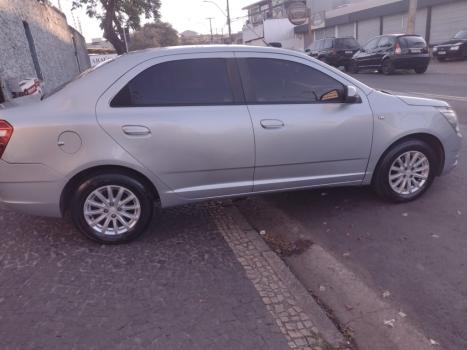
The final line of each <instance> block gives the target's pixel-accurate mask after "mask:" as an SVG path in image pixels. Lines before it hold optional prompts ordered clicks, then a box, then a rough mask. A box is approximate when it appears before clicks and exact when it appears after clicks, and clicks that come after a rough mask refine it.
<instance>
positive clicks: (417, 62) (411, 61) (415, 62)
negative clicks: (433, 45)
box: [391, 54, 430, 69]
mask: <svg viewBox="0 0 467 350" xmlns="http://www.w3.org/2000/svg"><path fill="white" fill-rule="evenodd" d="M391 60H392V62H393V64H394V67H395V68H396V69H413V68H418V67H426V66H428V64H429V63H430V55H428V54H423V55H417V56H402V57H393V58H392V59H391Z"/></svg>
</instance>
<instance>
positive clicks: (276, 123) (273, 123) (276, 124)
mask: <svg viewBox="0 0 467 350" xmlns="http://www.w3.org/2000/svg"><path fill="white" fill-rule="evenodd" d="M261 126H262V127H263V128H264V129H279V128H283V127H284V122H283V121H282V120H279V119H263V120H261Z"/></svg>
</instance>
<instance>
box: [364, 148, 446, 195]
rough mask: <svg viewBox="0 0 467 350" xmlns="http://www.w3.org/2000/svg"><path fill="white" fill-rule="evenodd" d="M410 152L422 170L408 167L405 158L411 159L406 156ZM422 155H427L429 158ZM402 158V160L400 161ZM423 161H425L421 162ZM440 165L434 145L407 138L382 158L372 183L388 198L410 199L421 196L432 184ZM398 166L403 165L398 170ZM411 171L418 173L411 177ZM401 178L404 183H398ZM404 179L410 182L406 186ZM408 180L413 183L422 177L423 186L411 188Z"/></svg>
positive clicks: (420, 181)
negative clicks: (404, 164)
mask: <svg viewBox="0 0 467 350" xmlns="http://www.w3.org/2000/svg"><path fill="white" fill-rule="evenodd" d="M407 154H409V155H411V157H412V158H409V160H410V159H415V161H414V162H415V163H414V165H416V169H418V170H415V171H414V172H412V171H411V169H410V166H409V170H405V169H404V166H403V161H404V159H405V160H406V159H407V158H404V156H406V155H407ZM416 155H418V158H417V157H416ZM420 155H421V156H420ZM422 156H423V157H425V160H423V157H422ZM406 157H407V156H406ZM401 159H402V161H400V160H401ZM419 162H421V164H419V165H417V163H419ZM438 167H439V161H438V157H437V155H436V152H435V151H434V150H433V147H431V146H430V145H429V144H427V143H426V142H425V141H422V140H416V139H412V140H406V141H403V142H401V143H398V144H396V145H394V146H393V147H392V148H390V149H389V151H388V152H386V154H385V155H384V156H383V158H382V159H381V160H380V161H379V163H378V166H377V168H376V171H375V173H374V176H373V181H372V187H373V189H374V190H375V191H376V193H377V194H378V195H379V196H381V197H382V198H384V199H386V200H389V201H392V202H396V203H404V202H409V201H412V200H414V199H417V198H418V197H420V196H421V195H422V194H423V193H425V191H426V190H427V189H428V188H429V187H430V186H431V184H432V183H433V180H434V177H435V174H436V172H437V169H438ZM398 168H399V169H401V171H400V172H398V171H397V170H395V169H398ZM426 168H428V170H426ZM421 169H423V170H421ZM410 174H417V175H414V177H413V178H412V179H410V176H411V175H410ZM423 177H425V178H423ZM391 178H392V179H391ZM406 179H407V180H406ZM408 179H410V180H408ZM413 179H416V180H413ZM398 181H401V183H399V184H398V183H397V182H398ZM404 181H406V186H404ZM408 181H410V184H411V185H414V184H415V181H419V182H417V183H418V184H419V185H420V186H419V187H418V188H416V186H413V187H412V188H409V185H408ZM395 188H396V189H397V188H400V190H399V191H396V190H395Z"/></svg>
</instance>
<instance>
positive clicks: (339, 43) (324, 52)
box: [305, 37, 360, 70]
mask: <svg viewBox="0 0 467 350" xmlns="http://www.w3.org/2000/svg"><path fill="white" fill-rule="evenodd" d="M359 49H360V45H359V44H358V41H357V40H355V39H354V38H351V37H349V38H327V39H318V40H316V41H314V42H313V44H312V45H311V46H310V48H309V49H307V50H305V52H306V53H308V55H310V56H311V57H314V58H317V59H319V60H320V61H323V62H325V63H327V64H329V65H331V66H334V67H341V66H343V67H344V68H345V69H346V70H348V68H349V64H350V60H351V58H352V56H353V55H354V53H355V52H357V51H358V50H359Z"/></svg>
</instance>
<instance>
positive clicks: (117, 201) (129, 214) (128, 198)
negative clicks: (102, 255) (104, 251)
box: [83, 185, 141, 236]
mask: <svg viewBox="0 0 467 350" xmlns="http://www.w3.org/2000/svg"><path fill="white" fill-rule="evenodd" d="M83 211H84V218H85V220H86V223H87V224H88V225H89V226H90V227H91V228H92V229H93V230H94V231H95V232H96V233H98V234H102V235H109V236H116V235H122V234H125V233H127V232H128V231H129V230H131V229H132V228H133V227H134V226H135V225H136V224H137V223H138V220H139V218H140V216H141V203H140V201H139V199H138V197H137V196H136V195H135V194H134V193H133V192H132V191H130V190H129V189H127V188H125V187H122V186H113V185H109V186H103V187H100V188H97V189H96V190H94V191H93V192H91V194H89V196H88V197H87V198H86V200H85V202H84V206H83Z"/></svg>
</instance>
